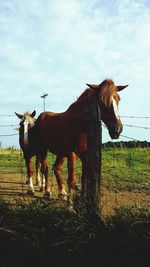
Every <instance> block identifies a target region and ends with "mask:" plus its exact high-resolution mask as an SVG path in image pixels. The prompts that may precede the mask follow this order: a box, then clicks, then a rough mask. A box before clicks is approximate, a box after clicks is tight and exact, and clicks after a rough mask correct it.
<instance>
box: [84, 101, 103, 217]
mask: <svg viewBox="0 0 150 267" xmlns="http://www.w3.org/2000/svg"><path fill="white" fill-rule="evenodd" d="M84 114H85V125H86V131H87V135H88V141H87V145H88V148H87V151H86V152H85V153H84V155H83V156H82V167H83V183H85V184H84V186H83V188H84V192H83V195H84V196H85V200H86V201H85V202H86V209H87V213H88V215H90V216H93V215H95V214H97V215H98V214H99V212H100V208H99V205H100V183H101V143H102V140H101V139H102V129H101V117H100V109H99V106H98V103H97V101H96V100H94V99H88V100H86V102H85V105H84Z"/></svg>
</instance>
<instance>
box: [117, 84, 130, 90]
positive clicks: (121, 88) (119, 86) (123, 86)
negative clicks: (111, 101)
mask: <svg viewBox="0 0 150 267" xmlns="http://www.w3.org/2000/svg"><path fill="white" fill-rule="evenodd" d="M127 86H128V84H127V85H118V86H117V91H118V92H119V91H121V90H123V89H124V88H126V87H127Z"/></svg>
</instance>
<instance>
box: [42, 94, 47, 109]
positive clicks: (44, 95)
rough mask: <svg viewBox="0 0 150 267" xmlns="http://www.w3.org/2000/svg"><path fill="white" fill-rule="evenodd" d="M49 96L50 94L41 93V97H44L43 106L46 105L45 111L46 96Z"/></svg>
mask: <svg viewBox="0 0 150 267" xmlns="http://www.w3.org/2000/svg"><path fill="white" fill-rule="evenodd" d="M47 96H48V94H46V93H43V95H41V98H43V106H44V111H45V98H46V97H47Z"/></svg>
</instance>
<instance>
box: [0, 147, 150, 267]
mask: <svg viewBox="0 0 150 267" xmlns="http://www.w3.org/2000/svg"><path fill="white" fill-rule="evenodd" d="M149 153H150V151H149V148H147V149H145V148H143V149H136V148H132V149H115V148H114V149H112V148H109V149H106V150H103V153H102V156H103V157H102V193H101V217H99V219H97V220H96V221H95V220H94V218H92V219H91V220H90V221H89V220H88V219H87V217H86V213H85V206H84V203H83V201H82V199H81V200H80V199H79V200H78V202H75V213H74V212H70V211H69V210H68V209H67V208H66V206H65V205H64V204H63V203H61V202H58V201H57V199H56V198H53V199H51V200H50V201H46V200H44V199H43V198H42V193H40V192H38V190H37V188H36V198H32V199H31V198H29V197H27V196H26V189H27V188H26V187H27V186H26V185H23V186H22V184H21V179H22V176H25V175H26V168H25V165H24V159H23V157H22V155H21V154H20V151H19V150H14V149H9V150H1V151H0V180H1V183H0V193H1V196H2V197H1V199H0V266H5V267H10V266H11V267H12V266H15V267H26V266H29V267H30V266H36V267H43V266H44V267H48V266H52V267H53V266H54V267H55V266H60V265H61V266H82V267H84V266H86V267H97V266H98V265H101V266H102V267H108V266H115V267H123V266H128V267H129V266H132V267H133V266H136V267H138V266H139V267H146V266H147V261H148V260H149V254H150V209H149V208H150V205H149V204H150V202H149V195H148V193H149V186H150V182H149V163H150V155H149ZM54 161H55V157H54V156H52V155H51V154H49V157H48V166H49V175H50V183H52V184H53V185H54V184H56V180H55V177H53V172H52V171H51V167H50V166H52V164H53V163H54ZM80 175H81V162H80V161H78V165H77V178H78V182H79V183H80ZM63 176H64V177H66V176H67V167H66V162H65V164H64V167H63ZM51 189H52V190H53V192H54V194H56V192H57V188H56V187H55V186H53V187H52V188H51ZM55 196H57V195H55ZM144 201H145V202H144ZM143 203H144V204H143ZM106 207H107V209H106ZM112 210H113V212H112ZM108 215H109V216H108Z"/></svg>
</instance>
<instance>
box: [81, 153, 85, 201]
mask: <svg viewBox="0 0 150 267" xmlns="http://www.w3.org/2000/svg"><path fill="white" fill-rule="evenodd" d="M80 159H81V162H82V175H81V192H82V196H83V197H85V195H86V190H87V184H86V183H87V181H86V165H85V162H86V159H85V155H84V154H83V155H82V156H81V157H80Z"/></svg>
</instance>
